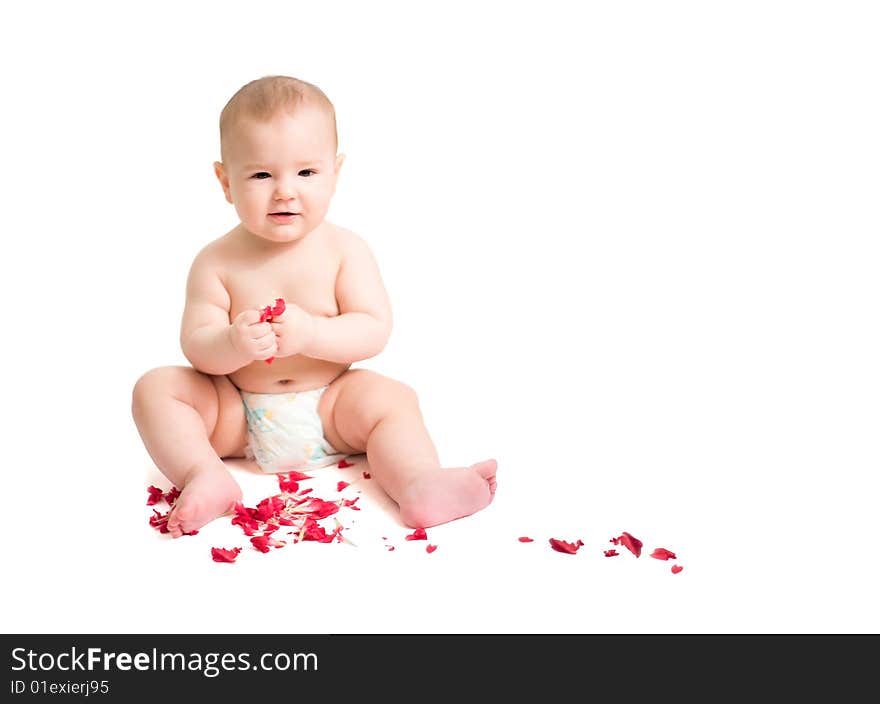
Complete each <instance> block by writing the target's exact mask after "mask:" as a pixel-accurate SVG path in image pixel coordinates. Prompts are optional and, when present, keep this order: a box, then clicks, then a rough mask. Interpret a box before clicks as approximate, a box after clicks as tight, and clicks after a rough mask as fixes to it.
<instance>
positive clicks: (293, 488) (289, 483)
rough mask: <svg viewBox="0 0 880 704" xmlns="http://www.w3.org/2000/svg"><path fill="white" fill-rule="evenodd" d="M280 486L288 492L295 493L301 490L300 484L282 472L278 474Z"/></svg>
mask: <svg viewBox="0 0 880 704" xmlns="http://www.w3.org/2000/svg"><path fill="white" fill-rule="evenodd" d="M278 488H279V489H281V491H284V492H287V493H288V494H295V493H296V492H298V491H299V484H298V483H297V482H296V481H294V480H293V479H290V478H289V477H285V476H284V475H282V474H279V475H278Z"/></svg>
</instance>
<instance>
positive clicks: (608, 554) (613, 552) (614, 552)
mask: <svg viewBox="0 0 880 704" xmlns="http://www.w3.org/2000/svg"><path fill="white" fill-rule="evenodd" d="M619 554H620V553H619V552H617V550H606V551H605V557H617V556H618V555H619Z"/></svg>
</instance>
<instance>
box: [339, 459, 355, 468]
mask: <svg viewBox="0 0 880 704" xmlns="http://www.w3.org/2000/svg"><path fill="white" fill-rule="evenodd" d="M336 466H337V467H339V468H340V469H345V468H346V467H354V463H352V462H346V461H345V460H339V464H338V465H336Z"/></svg>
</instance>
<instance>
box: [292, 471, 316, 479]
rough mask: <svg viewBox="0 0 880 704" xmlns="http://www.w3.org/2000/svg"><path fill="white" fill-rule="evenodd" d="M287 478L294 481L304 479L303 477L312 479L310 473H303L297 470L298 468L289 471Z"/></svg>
mask: <svg viewBox="0 0 880 704" xmlns="http://www.w3.org/2000/svg"><path fill="white" fill-rule="evenodd" d="M287 478H288V479H289V480H291V481H293V480H294V479H295V480H297V481H302V480H303V479H311V477H310V476H309V475H308V474H303V473H302V472H297V471H296V470H294V471H291V472H288V473H287Z"/></svg>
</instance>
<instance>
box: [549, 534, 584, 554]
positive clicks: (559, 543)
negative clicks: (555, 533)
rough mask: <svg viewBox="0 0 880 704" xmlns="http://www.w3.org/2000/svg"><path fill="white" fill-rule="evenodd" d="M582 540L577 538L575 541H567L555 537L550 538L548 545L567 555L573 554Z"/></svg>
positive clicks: (581, 543)
mask: <svg viewBox="0 0 880 704" xmlns="http://www.w3.org/2000/svg"><path fill="white" fill-rule="evenodd" d="M583 544H584V543H583V541H582V540H578V541H577V542H576V543H567V542H566V541H564V540H557V539H556V538H550V547H551V548H553V549H554V550H556V551H557V552H565V553H568V554H569V555H574V554H575V553H576V552H577V551H578V549H579V548H580V546H581V545H583Z"/></svg>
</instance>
